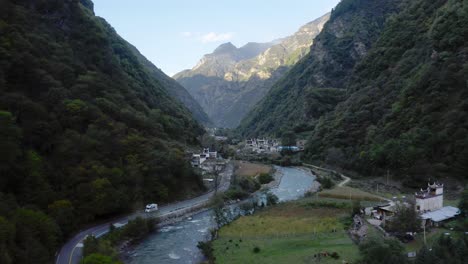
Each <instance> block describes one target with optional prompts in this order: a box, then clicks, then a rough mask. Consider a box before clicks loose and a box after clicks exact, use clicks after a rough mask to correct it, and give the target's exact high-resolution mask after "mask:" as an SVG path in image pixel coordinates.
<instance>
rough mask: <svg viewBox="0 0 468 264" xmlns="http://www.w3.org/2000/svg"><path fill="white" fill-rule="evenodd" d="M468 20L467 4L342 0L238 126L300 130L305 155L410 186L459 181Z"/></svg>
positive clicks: (466, 147) (245, 131)
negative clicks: (440, 180) (444, 179)
mask: <svg viewBox="0 0 468 264" xmlns="http://www.w3.org/2000/svg"><path fill="white" fill-rule="evenodd" d="M364 14H365V15H364ZM372 14H374V16H375V18H374V20H372V17H373V16H372ZM382 14H387V18H386V19H383V18H382V19H379V18H378V17H382V16H381V15H382ZM345 22H346V23H345ZM467 24H468V1H466V0H449V1H445V0H437V1H426V0H417V1H376V0H343V1H341V2H340V4H339V5H338V6H337V7H336V8H335V9H334V10H333V12H332V17H331V19H330V21H329V22H328V23H327V24H326V25H325V28H324V30H323V31H322V33H321V34H320V35H319V36H318V37H317V39H316V41H315V44H314V45H313V46H312V47H311V53H310V54H309V55H308V56H307V57H306V58H304V59H303V60H302V61H300V62H299V63H298V64H297V65H296V66H295V67H294V68H293V69H292V70H291V71H290V72H289V73H287V74H286V75H285V76H284V77H283V79H282V80H281V81H279V82H278V83H277V84H276V85H275V86H274V88H273V89H272V90H271V91H270V93H269V94H268V95H267V96H266V98H265V99H264V100H263V101H262V103H261V104H260V105H259V106H258V107H257V109H255V110H254V111H253V112H252V113H251V114H250V116H249V117H248V118H246V119H245V120H244V121H243V122H242V124H241V126H240V128H239V129H238V131H239V133H241V134H242V135H246V136H252V135H265V134H270V135H277V136H280V135H281V134H283V133H285V132H286V131H288V130H293V131H295V132H296V133H301V132H305V133H306V134H308V135H309V136H308V139H309V143H308V146H307V148H306V153H305V155H304V157H305V160H307V161H309V162H314V161H315V162H325V163H326V164H329V165H334V166H337V167H341V168H344V169H348V170H352V171H357V172H359V173H360V174H362V175H381V174H382V173H384V172H387V171H388V172H390V173H391V174H392V175H395V176H398V177H399V178H400V179H401V180H403V181H404V182H405V183H406V184H407V185H408V186H419V185H420V184H421V182H422V181H427V180H428V178H432V179H435V178H440V177H444V176H453V177H458V178H462V179H463V178H466V176H467V169H468V133H467V132H468V118H467V116H468V115H467V111H468V108H467V106H468V101H467V98H468V94H467V93H468V63H467V61H468V60H467V57H468V46H467V43H468V28H467V27H466V25H467ZM340 25H341V26H342V27H344V29H346V30H344V31H340V30H338V29H340ZM361 44H364V45H361ZM360 47H366V48H365V49H361V48H360ZM360 51H362V52H361V53H359V52H360ZM356 54H360V56H356ZM323 58H327V60H322V59H323ZM336 62H339V63H336ZM320 65H322V66H320Z"/></svg>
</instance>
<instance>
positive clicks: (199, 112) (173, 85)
mask: <svg viewBox="0 0 468 264" xmlns="http://www.w3.org/2000/svg"><path fill="white" fill-rule="evenodd" d="M127 46H129V47H130V49H131V50H132V51H133V52H134V54H135V56H136V57H137V59H138V60H139V61H140V63H141V64H143V65H144V66H145V67H146V70H148V72H149V73H150V75H151V77H152V78H154V79H155V81H156V82H159V83H160V84H161V85H162V86H163V87H164V89H165V90H166V91H167V92H168V93H169V95H171V96H172V97H173V98H176V99H177V100H179V101H180V102H181V103H182V104H183V105H184V106H185V107H187V108H188V109H189V110H190V112H191V113H192V115H193V117H194V118H195V119H196V120H197V121H198V122H200V123H201V124H203V125H206V126H212V122H211V120H210V118H209V117H208V115H207V114H206V113H205V111H204V110H203V108H202V107H201V106H200V104H199V103H198V102H197V101H196V100H195V99H194V98H193V97H192V95H190V93H189V92H188V91H187V90H185V88H184V87H183V86H182V85H180V84H179V83H178V82H177V81H175V80H174V79H172V78H171V77H169V76H167V75H166V74H164V73H163V72H162V71H161V70H160V69H158V68H157V67H156V66H155V65H154V64H153V63H151V62H150V61H149V60H148V59H146V57H145V56H143V54H141V53H140V52H139V51H138V50H137V49H136V48H135V47H134V46H133V45H131V44H130V43H127Z"/></svg>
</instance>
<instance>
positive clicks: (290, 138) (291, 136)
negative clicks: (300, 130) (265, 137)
mask: <svg viewBox="0 0 468 264" xmlns="http://www.w3.org/2000/svg"><path fill="white" fill-rule="evenodd" d="M281 145H283V146H296V133H294V131H286V132H284V133H283V135H282V136H281Z"/></svg>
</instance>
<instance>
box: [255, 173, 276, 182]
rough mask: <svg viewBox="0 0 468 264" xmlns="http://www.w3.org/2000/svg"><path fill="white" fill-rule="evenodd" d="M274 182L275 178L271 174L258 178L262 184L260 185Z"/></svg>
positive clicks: (261, 175) (264, 174)
mask: <svg viewBox="0 0 468 264" xmlns="http://www.w3.org/2000/svg"><path fill="white" fill-rule="evenodd" d="M273 180H274V178H273V176H271V174H269V173H262V174H260V175H259V176H258V181H259V182H260V184H267V183H270V182H271V181H273Z"/></svg>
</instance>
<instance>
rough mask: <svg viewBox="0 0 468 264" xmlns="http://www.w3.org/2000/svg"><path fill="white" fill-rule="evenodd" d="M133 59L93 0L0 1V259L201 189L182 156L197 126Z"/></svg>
mask: <svg viewBox="0 0 468 264" xmlns="http://www.w3.org/2000/svg"><path fill="white" fill-rule="evenodd" d="M140 59H141V58H140ZM140 59H139V58H137V56H136V55H135V51H134V50H133V47H130V46H129V45H128V43H127V42H126V41H124V40H123V39H122V38H120V37H119V36H118V35H117V34H116V32H115V31H114V29H113V28H112V27H111V26H110V25H108V24H107V23H106V22H105V21H104V20H103V19H101V18H98V17H96V16H94V13H93V4H92V2H91V1H89V0H81V1H78V0H65V1H63V0H17V1H11V0H2V1H0V263H5V264H9V263H18V264H20V263H40V264H43V263H48V262H51V259H52V258H53V256H54V254H55V251H56V250H57V248H58V246H59V245H60V242H62V241H63V239H65V238H66V237H67V236H68V235H70V233H71V232H73V231H75V230H76V229H77V228H79V227H80V226H82V225H84V224H86V223H89V222H91V221H94V220H96V219H99V218H104V217H108V216H111V215H115V214H119V213H123V212H126V211H130V210H132V209H140V208H142V207H143V204H144V203H147V202H150V201H151V202H153V201H156V202H167V201H170V200H173V199H175V198H181V197H183V196H186V195H189V194H194V193H197V192H200V191H201V190H202V189H203V185H202V182H201V180H200V177H199V176H198V175H196V174H194V173H193V172H192V170H191V168H190V166H189V163H188V162H187V160H186V154H185V146H187V145H193V144H198V141H197V137H199V136H200V135H201V134H202V133H203V129H202V128H201V127H200V126H199V125H198V124H197V123H196V122H195V121H194V120H193V118H192V115H191V114H190V112H189V111H188V110H187V109H186V108H185V107H183V106H182V105H181V104H180V103H179V102H178V101H176V100H175V99H174V98H172V97H171V96H170V93H169V92H168V91H167V89H168V87H165V85H167V82H168V79H165V78H167V77H164V79H161V78H162V77H161V78H160V79H158V76H156V75H154V74H151V69H148V68H147V67H146V66H145V65H144V64H142V62H141V60H140Z"/></svg>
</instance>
